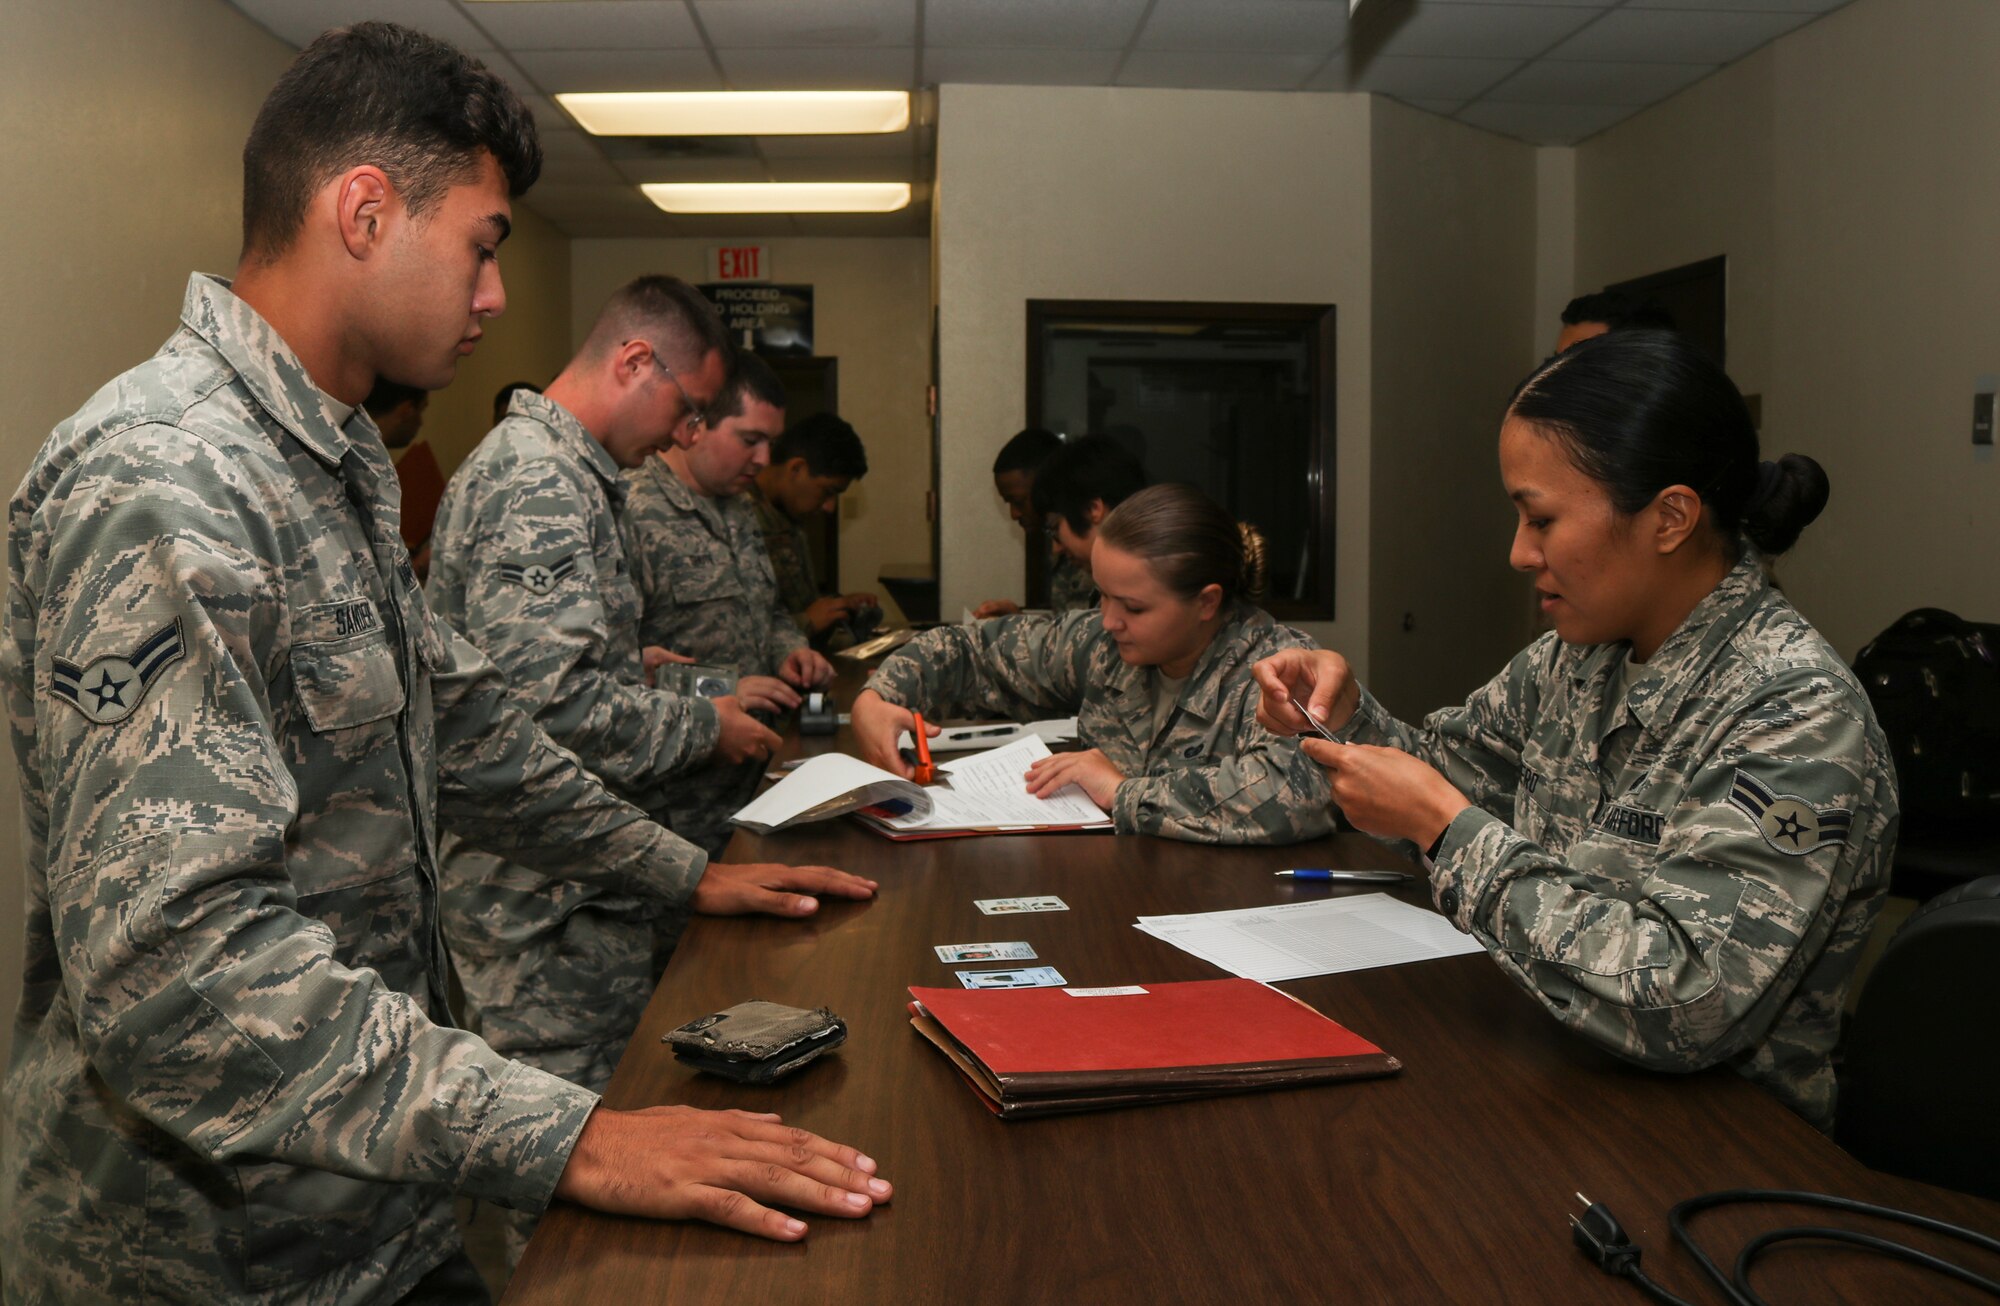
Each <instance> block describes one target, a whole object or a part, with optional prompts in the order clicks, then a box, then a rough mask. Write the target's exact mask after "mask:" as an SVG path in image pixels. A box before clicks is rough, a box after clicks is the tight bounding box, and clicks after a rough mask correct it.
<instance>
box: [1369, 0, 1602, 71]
mask: <svg viewBox="0 0 2000 1306" xmlns="http://www.w3.org/2000/svg"><path fill="white" fill-rule="evenodd" d="M1598 12H1600V11H1597V10H1591V9H1578V8H1564V7H1559V6H1553V5H1533V6H1530V5H1500V4H1490V5H1489V4H1470V5H1467V4H1429V3H1427V4H1423V5H1420V6H1418V7H1417V8H1416V9H1414V10H1412V11H1411V12H1410V16H1409V18H1408V19H1407V20H1406V21H1404V22H1402V23H1400V24H1399V25H1397V27H1396V28H1395V30H1394V31H1392V32H1390V33H1389V35H1388V36H1387V37H1386V38H1385V39H1383V41H1382V42H1381V44H1380V45H1379V46H1378V47H1377V48H1376V53H1377V54H1378V55H1391V54H1397V55H1410V56H1419V55H1427V56H1438V55H1442V56H1445V57H1449V58H1462V59H1510V58H1518V59H1531V58H1533V57H1534V56H1536V55H1538V54H1540V53H1542V51H1544V50H1546V49H1548V48H1549V47H1550V46H1552V45H1554V44H1555V43H1556V42H1558V41H1560V40H1562V39H1563V38H1564V37H1566V36H1568V35H1569V34H1570V33H1571V32H1574V31H1575V30H1576V29H1577V28H1579V27H1581V26H1583V25H1584V24H1585V23H1587V22H1589V21H1590V20H1591V19H1593V18H1595V17H1597V14H1598ZM1349 48H1350V49H1352V47H1349Z"/></svg>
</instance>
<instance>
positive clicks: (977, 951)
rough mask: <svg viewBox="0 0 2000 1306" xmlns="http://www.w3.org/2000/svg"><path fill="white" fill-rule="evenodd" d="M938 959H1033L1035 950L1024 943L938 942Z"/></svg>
mask: <svg viewBox="0 0 2000 1306" xmlns="http://www.w3.org/2000/svg"><path fill="white" fill-rule="evenodd" d="M935 951H936V953H937V957H938V960H939V961H1033V960H1034V959H1035V950H1034V949H1033V948H1031V947H1029V946H1028V945H1027V944H1025V943H940V944H938V945H937V947H936V949H935Z"/></svg>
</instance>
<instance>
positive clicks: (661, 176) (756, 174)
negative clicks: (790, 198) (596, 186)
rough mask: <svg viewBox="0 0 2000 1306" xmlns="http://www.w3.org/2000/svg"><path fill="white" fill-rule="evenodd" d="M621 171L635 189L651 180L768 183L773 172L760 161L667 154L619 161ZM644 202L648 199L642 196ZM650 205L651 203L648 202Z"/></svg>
mask: <svg viewBox="0 0 2000 1306" xmlns="http://www.w3.org/2000/svg"><path fill="white" fill-rule="evenodd" d="M615 162H616V163H617V165H618V171H619V173H620V174H622V175H623V176H624V178H625V180H626V181H628V182H630V183H631V184H632V185H634V186H639V185H643V184H644V183H646V182H649V181H769V180H771V173H770V170H769V169H768V168H766V167H765V166H764V161H763V160H762V159H759V158H754V157H753V158H747V159H703V158H694V159H676V158H671V157H668V156H665V155H660V156H654V157H644V158H632V159H617V160H615ZM640 198H641V199H644V198H645V196H643V195H642V196H640ZM649 202H650V201H649Z"/></svg>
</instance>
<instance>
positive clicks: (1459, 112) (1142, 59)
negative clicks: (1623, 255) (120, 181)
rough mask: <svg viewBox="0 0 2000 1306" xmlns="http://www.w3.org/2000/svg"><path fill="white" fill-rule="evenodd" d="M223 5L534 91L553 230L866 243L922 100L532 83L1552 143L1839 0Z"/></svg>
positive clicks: (919, 159)
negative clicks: (1322, 99)
mask: <svg viewBox="0 0 2000 1306" xmlns="http://www.w3.org/2000/svg"><path fill="white" fill-rule="evenodd" d="M231 2H232V3H233V4H234V5H235V6H236V7H237V8H238V9H240V10H242V11H243V12H244V13H245V14H247V15H249V16H250V17H251V18H252V19H254V20H255V21H256V22H258V23H259V24H261V25H262V26H264V27H265V28H267V29H268V30H270V31H271V32H272V33H274V34H275V35H277V36H278V37H279V38H281V39H282V40H285V41H288V42H290V43H291V44H293V45H304V44H305V43H306V42H307V41H309V40H311V39H312V37H313V36H314V35H315V34H316V33H318V32H319V31H321V30H322V29H324V28H327V27H333V26H338V25H340V24H343V23H352V22H358V21H360V20H362V19H367V18H387V19H392V20H394V21H397V22H401V23H407V24H409V25H411V26H413V27H419V28H422V29H423V30H425V31H428V32H431V33H433V34H435V35H437V36H440V37H443V38H444V39H446V40H448V41H450V42H452V43H453V44H454V45H456V46H458V47H459V48H460V49H462V50H465V51H467V52H468V53H470V54H473V55H475V56H477V57H478V58H479V59H481V60H482V61H484V62H485V63H486V64H487V65H488V66H490V67H491V68H493V69H494V71H496V72H498V73H500V74H501V75H502V76H504V77H505V78H507V80H508V81H510V82H511V83H513V85H514V86H515V87H516V88H517V89H518V90H520V91H521V93H522V94H523V95H524V96H526V97H527V99H528V103H529V104H530V105H531V106H532V107H533V109H534V111H535V117H536V120H537V121H538V122H539V123H540V124H541V126H542V129H543V144H544V146H545V147H546V149H547V153H548V162H547V166H546V167H545V168H544V170H543V173H542V181H541V183H540V184H539V185H537V186H536V187H535V189H534V190H533V191H532V192H530V194H529V196H528V198H527V200H526V203H527V204H528V205H529V206H530V207H532V208H534V209H535V210H536V211H538V212H539V213H541V214H542V215H543V216H545V217H547V218H549V219H550V220H551V221H553V222H554V223H555V224H556V225H557V226H559V227H560V228H562V230H563V231H564V232H566V233H567V234H569V235H571V236H673V235H688V236H695V235H732V236H777V235H868V236H873V235H922V234H924V233H925V232H927V231H928V230H929V223H930V218H929V194H928V181H929V178H930V175H931V160H932V158H933V155H934V150H935V145H936V132H935V127H934V125H933V124H932V123H931V122H930V121H929V111H928V109H927V108H924V107H922V106H923V103H924V101H923V99H922V97H920V102H919V103H920V108H919V113H918V115H917V123H916V125H915V126H913V127H912V128H911V129H910V130H909V131H907V132H902V133H899V134H896V135H893V136H873V137H810V136H794V137H758V138H751V139H736V140H731V139H726V138H717V139H705V140H695V141H688V142H681V143H678V144H677V145H673V146H669V147H667V148H662V145H663V144H664V143H653V142H644V141H603V140H599V139H598V138H595V137H591V136H587V135H585V134H584V133H582V132H580V131H578V130H577V129H576V125H575V123H573V122H572V121H571V120H570V119H569V117H568V115H566V114H564V113H563V112H562V111H561V110H560V109H558V108H557V107H556V105H555V102H554V101H553V100H552V99H551V98H550V97H551V96H553V95H555V94H556V93H557V92H560V91H632V90H720V89H732V90H799V89H815V88H834V89H839V88H857V87H858V88H870V89H875V88H885V87H886V88H893V87H909V88H910V89H912V90H921V89H923V88H926V87H934V86H937V85H938V84H940V83H943V82H991V83H1012V84H1042V85H1068V86H1168V87H1195V88H1206V89H1233V90H1276V91H1347V90H1356V91H1371V92H1375V93H1377V94H1381V95H1387V96H1392V97H1394V98H1396V99H1398V100H1402V101H1405V102H1407V103H1409V104H1413V105H1415V106H1417V107H1418V108H1420V109H1425V110H1428V111H1430V112H1433V113H1439V114H1443V115H1445V116H1447V117H1451V118H1456V119H1458V120H1459V121H1461V122H1466V123H1470V124H1472V125H1473V126H1475V127H1483V128H1485V129H1487V130H1489V131H1495V132H1500V133H1503V134H1505V135H1508V136H1516V137H1519V138H1521V139H1522V140H1527V141H1533V142H1536V143H1539V144H1546V145H1567V144H1572V143H1574V142H1576V141H1580V140H1582V139H1584V138H1586V137H1588V136H1592V135H1595V134H1596V133H1598V132H1600V131H1603V130H1604V129H1605V128H1607V127H1609V126H1611V125H1612V124H1614V123H1617V122H1619V121H1621V120H1623V119H1625V118H1628V117H1630V116H1631V115H1632V114H1634V113H1637V112H1638V111H1639V110H1640V109H1642V108H1644V107H1646V106H1647V105H1649V104H1654V103H1657V102H1658V101H1660V100H1663V99H1665V98H1667V97H1668V96H1670V95H1672V94H1674V92H1676V91H1679V90H1680V89H1682V88H1683V87H1685V86H1688V85H1690V84H1691V83H1693V82H1695V81H1698V80H1700V79H1701V78H1703V77H1705V76H1707V75H1708V74H1709V73H1712V72H1714V71H1715V70H1716V69H1718V68H1720V67H1722V66H1723V65H1725V64H1728V63H1732V62H1734V61H1735V60H1737V59H1741V58H1742V57H1743V56H1744V55H1747V54H1749V53H1750V52H1751V51H1753V50H1756V49H1757V48H1758V47H1760V46H1762V45H1765V44H1766V43H1768V42H1770V41H1771V40H1773V39H1774V38H1776V37H1778V36H1781V35H1783V34H1784V33H1786V32H1789V31H1791V30H1793V29H1794V28H1797V27H1800V26H1802V25H1804V24H1806V23H1809V22H1811V21H1812V20H1813V19H1815V18H1817V17H1819V16H1820V15H1821V14H1824V13H1828V12H1830V11H1832V10H1834V9H1838V8H1840V7H1841V5H1843V4H1845V3H1847V0H1535V2H1534V3H1516V0H1388V3H1389V4H1390V5H1391V6H1392V11H1393V13H1395V14H1398V15H1400V21H1398V22H1396V23H1395V25H1394V26H1393V28H1391V29H1390V30H1388V31H1387V32H1386V34H1383V33H1381V32H1371V31H1369V30H1367V29H1366V28H1363V29H1358V30H1357V31H1356V32H1355V33H1354V34H1353V35H1354V37H1355V39H1354V40H1353V41H1352V42H1350V39H1349V37H1350V32H1349V30H1348V19H1347V9H1348V6H1347V5H1346V4H1345V3H1343V0H512V2H511V3H477V2H475V0H231ZM1380 2H1382V0H1378V3H1380ZM1363 17H1364V20H1365V18H1366V11H1364V14H1363ZM1364 46H1369V47H1372V48H1370V49H1364V48H1363V47H1364ZM667 180H682V181H739V180H741V181H764V180H770V181H821V180H856V181H908V182H911V183H913V184H914V185H915V187H916V197H917V198H916V202H914V203H913V204H912V205H911V207H910V208H909V209H907V210H905V211H904V212H902V213H900V214H883V215H853V216H846V215H830V216H818V217H771V218H749V219H743V218H684V217H672V216H669V215H668V214H665V213H661V212H660V211H659V210H658V209H656V208H654V207H653V206H652V204H650V203H649V202H648V201H647V200H645V199H644V198H643V197H642V196H641V195H640V194H639V192H638V190H637V185H638V183H640V182H647V181H667Z"/></svg>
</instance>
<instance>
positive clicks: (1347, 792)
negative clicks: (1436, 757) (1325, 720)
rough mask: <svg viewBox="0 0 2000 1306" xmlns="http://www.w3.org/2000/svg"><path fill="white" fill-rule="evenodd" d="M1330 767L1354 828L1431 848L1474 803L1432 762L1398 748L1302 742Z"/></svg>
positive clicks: (1337, 798) (1330, 780)
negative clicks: (1446, 828) (1454, 819)
mask: <svg viewBox="0 0 2000 1306" xmlns="http://www.w3.org/2000/svg"><path fill="white" fill-rule="evenodd" d="M1299 747H1301V748H1303V749H1305V750H1306V755H1307V756H1308V757H1310V758H1312V760H1313V761H1315V762H1318V763H1319V764H1320V766H1322V767H1324V768H1325V770H1326V779H1327V784H1328V785H1329V786H1330V787H1331V788H1332V790H1333V801H1334V803H1335V804H1336V805H1337V806H1338V807H1339V808H1340V811H1341V814H1342V815H1343V816H1345V817H1346V818H1347V819H1348V821H1349V822H1350V823H1351V824H1352V825H1353V826H1354V828H1355V829H1357V830H1360V831H1362V832H1363V833H1364V834H1372V835H1377V836H1379V837H1381V838H1385V839H1408V840H1409V841H1410V842H1411V843H1413V844H1415V845H1416V846H1417V847H1419V848H1428V847H1430V846H1431V844H1433V843H1434V842H1436V841H1437V837H1438V836H1439V835H1440V834H1442V833H1444V828H1445V827H1446V826H1447V825H1450V824H1451V822H1452V818H1453V817H1455V816H1457V815H1458V814H1459V813H1460V812H1462V811H1464V810H1465V809H1466V808H1468V807H1470V806H1472V801H1471V800H1470V799H1468V798H1467V797H1466V796H1465V795H1464V794H1462V793H1460V792H1459V791H1458V788H1457V786H1455V785H1453V784H1452V782H1451V781H1449V780H1447V779H1445V778H1444V776H1443V775H1442V774H1441V773H1440V772H1439V771H1438V770H1437V769H1436V768H1435V767H1433V766H1432V765H1431V764H1430V763H1429V762H1426V761H1424V760H1423V759H1422V758H1420V757H1412V756H1411V755H1410V754H1408V753H1405V752H1404V751H1403V750H1402V749H1400V748H1376V747H1374V746H1373V745H1370V744H1330V743H1328V742H1327V741H1326V740H1324V739H1319V738H1317V737H1308V738H1305V739H1302V740H1300V741H1299Z"/></svg>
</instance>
